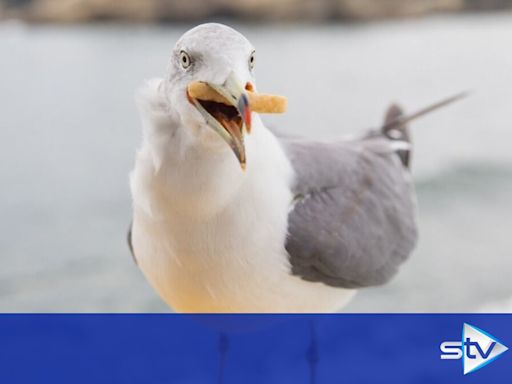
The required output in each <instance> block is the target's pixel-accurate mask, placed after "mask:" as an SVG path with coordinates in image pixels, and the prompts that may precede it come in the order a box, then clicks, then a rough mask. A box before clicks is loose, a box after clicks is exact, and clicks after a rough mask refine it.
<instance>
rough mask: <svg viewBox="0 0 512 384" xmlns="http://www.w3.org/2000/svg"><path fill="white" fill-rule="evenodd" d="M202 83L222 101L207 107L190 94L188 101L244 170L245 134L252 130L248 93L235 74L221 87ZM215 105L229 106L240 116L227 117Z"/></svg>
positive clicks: (245, 160) (202, 101)
mask: <svg viewBox="0 0 512 384" xmlns="http://www.w3.org/2000/svg"><path fill="white" fill-rule="evenodd" d="M202 83H203V84H206V85H208V86H209V87H210V88H212V89H213V90H214V91H215V92H217V93H218V94H219V95H220V96H222V97H221V98H219V99H222V101H221V102H216V101H213V102H211V103H212V104H208V105H207V104H206V103H205V102H204V100H200V99H197V98H195V97H192V96H190V92H188V94H187V96H188V99H189V101H190V102H191V103H192V104H193V105H194V106H195V107H196V108H197V110H198V111H199V112H200V113H201V114H202V115H203V117H204V118H205V120H206V123H207V124H208V125H209V126H210V127H212V128H213V129H214V130H215V132H217V133H218V134H219V135H220V137H222V138H223V139H224V141H225V142H226V143H227V144H228V145H229V146H230V147H231V149H232V150H233V152H234V153H235V156H236V158H237V159H238V161H239V162H240V166H241V167H242V169H245V166H246V162H247V159H246V155H245V145H244V134H245V132H250V130H251V108H250V106H249V99H248V97H247V94H246V91H245V89H244V87H243V86H242V85H241V83H240V81H239V80H238V79H237V78H236V76H235V74H234V73H233V72H231V73H230V75H229V76H228V77H227V79H226V81H225V82H224V83H223V84H221V85H219V84H213V83H210V82H202ZM215 104H217V105H220V104H224V105H226V104H227V105H228V106H231V107H234V108H235V109H236V111H237V112H238V115H239V116H235V117H233V118H231V117H230V116H226V115H225V114H223V112H222V110H221V109H217V108H215V107H216V105H215Z"/></svg>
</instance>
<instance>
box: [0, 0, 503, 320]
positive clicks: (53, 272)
mask: <svg viewBox="0 0 512 384" xmlns="http://www.w3.org/2000/svg"><path fill="white" fill-rule="evenodd" d="M0 20H1V21H0V48H1V50H0V63H1V64H0V68H1V70H0V105H1V106H0V180H1V188H0V311H2V312H19V311H22V312H54V311H64V312H78V311H99V312H102V311H109V312H132V311H133V312H146V311H151V312H161V311H169V309H168V308H167V307H166V306H165V305H164V303H163V302H162V301H161V300H160V299H159V297H158V296H157V295H156V294H155V293H154V292H153V291H152V289H151V288H150V287H149V285H148V283H146V281H145V279H144V278H143V276H142V274H141V273H140V271H139V270H138V269H137V267H136V266H135V264H134V263H133V261H132V258H131V256H130V253H129V251H128V247H127V245H126V231H127V228H128V225H129V222H130V216H131V212H130V210H131V199H130V192H129V186H128V174H129V172H130V170H131V168H132V167H133V163H134V154H135V150H136V149H137V147H138V146H139V144H140V141H141V129H140V124H139V118H138V115H137V112H136V108H135V104H134V101H133V99H134V97H133V96H134V93H135V91H136V89H137V88H138V87H139V86H140V85H141V84H142V83H143V81H144V80H145V79H147V78H151V77H155V76H161V75H163V74H164V71H165V68H166V63H167V60H168V57H169V55H170V52H171V49H172V47H173V45H174V43H175V42H176V40H177V39H178V38H179V36H180V35H181V34H182V33H183V32H185V31H186V30H187V29H189V28H191V27H193V26H194V25H196V24H198V23H201V22H205V21H217V22H223V23H226V24H229V25H231V26H233V27H234V28H236V29H238V30H239V31H240V32H242V33H243V34H245V35H246V36H247V37H248V39H249V40H251V42H252V43H253V44H254V46H255V47H256V49H257V65H256V76H257V81H258V88H259V89H261V90H262V91H266V92H273V93H277V94H283V95H286V96H288V98H289V110H288V112H287V113H286V114H285V115H282V116H275V117H272V118H268V117H265V120H266V122H267V124H268V125H269V126H274V127H278V128H279V129H281V130H284V131H289V132H294V133H300V134H303V135H309V136H315V137H324V138H328V137H335V136H340V135H344V134H358V133H361V132H363V131H364V130H365V129H366V128H369V127H374V126H377V125H378V124H379V123H380V122H381V121H382V117H383V114H384V111H385V109H386V107H387V106H388V105H389V104H390V103H391V102H394V101H397V102H400V103H401V104H402V105H403V106H404V107H405V109H406V111H408V112H412V111H414V110H415V109H418V108H421V107H424V106H426V105H428V104H430V103H432V102H434V101H437V100H438V99H441V98H444V97H446V96H449V95H452V94H454V93H457V92H459V91H462V90H471V91H472V95H471V97H470V98H468V99H466V100H464V101H462V102H460V103H458V104H456V105H454V106H450V107H448V108H446V109H443V110H442V111H440V112H436V113H435V114H432V115H429V116H427V117H425V118H423V119H421V120H420V121H417V122H415V123H414V124H413V125H412V132H413V136H414V142H415V145H416V151H415V153H414V158H413V161H414V163H413V172H414V178H415V181H416V184H417V190H418V200H419V202H418V203H419V225H420V242H419V245H418V248H417V250H416V251H415V253H414V254H413V257H412V258H411V260H410V261H409V262H408V263H407V264H406V265H405V266H404V267H403V268H402V270H401V272H400V274H399V275H398V277H397V278H396V279H395V280H394V281H393V282H392V283H390V284H388V285H386V286H384V287H378V288H372V289H364V290H362V291H360V292H359V293H358V295H357V296H356V298H355V299H354V301H353V302H352V304H351V305H350V306H349V307H348V308H347V311H358V312H396V311H399V312H400V311H407V312H473V311H512V300H511V297H512V282H511V281H512V279H511V275H512V231H511V230H512V225H511V224H512V220H511V217H512V150H511V146H512V145H511V141H512V0H433V1H423V0H320V1H305V0H237V1H232V0H231V1H229V0H209V1H207V0H188V1H165V0H125V1H122V2H120V1H113V0H0Z"/></svg>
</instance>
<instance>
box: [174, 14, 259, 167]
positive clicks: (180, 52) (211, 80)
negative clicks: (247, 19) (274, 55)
mask: <svg viewBox="0 0 512 384" xmlns="http://www.w3.org/2000/svg"><path fill="white" fill-rule="evenodd" d="M254 61H255V51H254V47H253V46H252V45H251V43H250V42H249V41H248V40H247V39H246V38H245V37H244V36H243V35H242V34H240V33H239V32H237V31H235V30H234V29H232V28H230V27H227V26H225V25H222V24H213V23H209V24H202V25H199V26H197V27H195V28H193V29H191V30H189V31H188V32H186V33H185V34H184V35H183V36H182V37H181V38H180V39H179V40H178V42H177V43H176V46H175V47H174V50H173V52H172V56H171V59H170V63H169V69H168V73H167V77H166V79H165V83H164V91H165V95H166V97H167V99H168V100H169V105H170V106H171V109H173V111H172V112H174V114H175V115H177V116H179V119H180V120H181V125H182V126H183V127H185V129H190V130H191V132H192V134H193V135H194V136H196V138H198V139H199V137H201V139H203V140H209V141H215V142H218V143H221V144H222V145H223V146H224V147H226V144H227V145H228V146H229V147H230V148H231V150H232V151H233V153H234V154H235V156H236V158H237V159H238V162H239V163H240V166H241V167H242V169H245V164H246V152H245V144H244V139H245V136H246V135H247V134H248V133H250V130H251V108H250V105H249V101H248V96H247V91H252V90H254V88H255V85H254V75H253V68H254ZM197 83H201V84H202V85H206V86H207V89H208V91H209V93H210V95H211V94H213V95H215V96H217V97H214V98H211V97H210V98H203V99H202V98H200V97H193V96H192V95H191V94H190V92H189V87H190V86H191V85H192V84H197ZM205 133H206V135H205ZM212 133H214V134H212Z"/></svg>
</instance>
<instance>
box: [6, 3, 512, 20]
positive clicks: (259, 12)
mask: <svg viewBox="0 0 512 384" xmlns="http://www.w3.org/2000/svg"><path fill="white" fill-rule="evenodd" d="M504 9H512V0H429V1H426V0H310V1H308V0H237V1H233V0H186V1H168V0H123V1H122V2H118V1H113V0H0V19H22V20H27V21H34V22H61V23H75V22H89V21H103V20H120V21H127V22H165V21H177V20H179V21H183V20H186V21H194V20H195V21H200V20H206V19H212V18H216V17H224V18H236V19H243V20H270V21H272V20H287V21H298V20H306V21H326V20H345V21H369V20H378V19H390V18H407V17H419V16H423V15H428V14H434V13H453V12H464V11H477V10H504Z"/></svg>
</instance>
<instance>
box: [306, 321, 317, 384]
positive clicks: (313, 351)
mask: <svg viewBox="0 0 512 384" xmlns="http://www.w3.org/2000/svg"><path fill="white" fill-rule="evenodd" d="M310 330H311V341H310V344H309V348H308V349H307V351H306V360H307V362H308V364H309V369H310V383H311V384H315V383H316V365H317V364H318V359H319V357H318V345H317V337H316V329H315V323H314V322H313V321H311V323H310Z"/></svg>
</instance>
